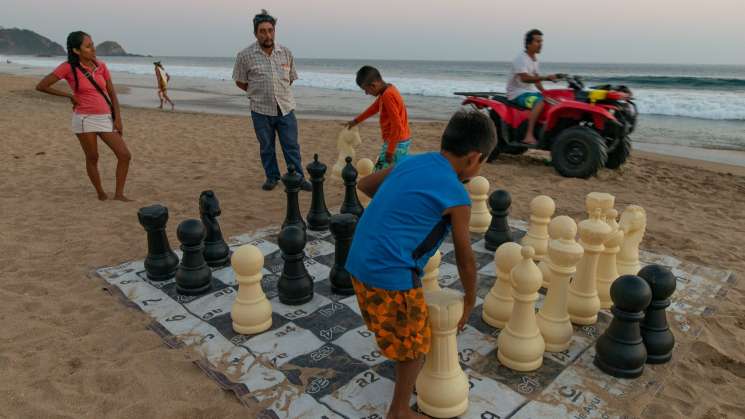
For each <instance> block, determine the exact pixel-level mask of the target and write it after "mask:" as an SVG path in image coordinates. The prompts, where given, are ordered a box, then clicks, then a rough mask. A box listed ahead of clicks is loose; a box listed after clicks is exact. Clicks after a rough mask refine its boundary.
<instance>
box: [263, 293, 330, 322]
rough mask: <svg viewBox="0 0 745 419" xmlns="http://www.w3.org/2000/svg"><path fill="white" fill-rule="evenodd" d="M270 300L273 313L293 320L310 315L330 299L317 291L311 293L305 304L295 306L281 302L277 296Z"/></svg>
mask: <svg viewBox="0 0 745 419" xmlns="http://www.w3.org/2000/svg"><path fill="white" fill-rule="evenodd" d="M270 302H271V303H272V310H273V311H274V312H275V313H278V314H279V315H281V316H284V317H286V318H287V319H289V320H295V319H299V318H300V317H305V316H308V315H310V314H311V313H313V312H314V311H316V310H318V309H319V308H320V307H323V306H325V305H327V304H329V303H331V300H329V299H328V298H326V297H324V296H323V295H321V294H319V293H313V299H312V300H310V301H308V302H307V303H305V304H300V305H297V306H291V305H287V304H283V303H282V302H281V301H279V296H277V297H275V298H272V299H271V300H270Z"/></svg>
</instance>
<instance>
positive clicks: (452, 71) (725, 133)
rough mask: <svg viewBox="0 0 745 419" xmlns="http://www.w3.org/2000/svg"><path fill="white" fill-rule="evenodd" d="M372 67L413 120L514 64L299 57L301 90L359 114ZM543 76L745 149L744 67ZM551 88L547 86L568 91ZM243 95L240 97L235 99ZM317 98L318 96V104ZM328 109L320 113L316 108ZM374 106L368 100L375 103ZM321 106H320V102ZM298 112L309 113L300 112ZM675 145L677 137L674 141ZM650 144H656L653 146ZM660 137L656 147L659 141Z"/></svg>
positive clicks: (223, 61) (671, 131)
mask: <svg viewBox="0 0 745 419" xmlns="http://www.w3.org/2000/svg"><path fill="white" fill-rule="evenodd" d="M102 58H103V59H104V60H105V61H106V63H107V65H108V66H109V68H110V69H111V70H112V71H114V72H119V73H126V74H132V75H147V76H148V77H152V74H153V65H152V61H154V60H155V59H156V58H157V59H159V60H162V61H163V64H164V65H165V68H166V70H167V71H168V73H169V74H170V75H171V77H172V78H173V79H174V80H178V79H179V78H184V79H187V78H188V79H190V80H200V79H201V80H203V81H205V82H207V81H210V80H212V81H230V80H231V78H232V68H233V63H234V58H233V57H225V58H215V57H209V58H206V57H156V58H153V57H102ZM62 59H63V57H32V56H10V57H5V56H3V57H0V60H1V61H2V62H3V63H5V62H6V60H11V61H12V62H13V63H14V64H19V65H24V66H31V67H48V68H51V67H54V66H56V65H57V64H59V62H60V61H61V60H62ZM365 64H370V65H374V66H376V67H378V68H379V69H380V70H381V73H382V74H383V76H384V78H385V79H386V80H387V81H389V82H392V83H394V84H396V86H397V87H398V89H399V90H400V91H401V93H402V94H403V95H404V96H405V99H406V100H407V102H411V103H412V104H413V109H412V110H411V111H410V113H411V114H412V115H411V116H412V117H413V118H419V119H447V117H448V115H449V114H450V113H452V110H453V109H454V108H456V107H457V106H458V104H459V103H460V101H461V99H460V98H458V97H456V96H454V95H453V92H456V91H504V88H505V83H506V80H507V77H508V76H509V70H510V63H508V62H476V61H465V62H452V61H393V60H339V59H308V58H297V59H296V66H297V69H298V73H299V76H300V79H299V80H297V81H296V82H295V85H296V86H298V87H303V88H307V89H308V91H312V92H320V93H316V94H315V95H314V98H313V100H310V101H307V100H306V101H304V102H305V103H308V102H310V104H309V106H310V107H313V108H315V109H314V110H315V111H319V110H320V111H321V112H322V113H325V114H328V115H353V114H354V113H356V112H357V111H359V110H361V109H359V110H358V109H352V110H350V106H349V102H348V101H345V100H339V101H334V100H328V97H333V96H334V94H333V92H337V93H338V95H339V96H340V97H350V95H362V97H363V99H364V95H363V94H362V92H361V91H360V90H359V88H358V87H357V86H356V84H355V82H354V75H355V72H356V71H357V69H358V68H359V67H360V66H362V65H365ZM541 72H542V73H568V74H574V75H579V76H581V77H582V78H583V79H584V80H585V84H586V85H587V86H592V85H594V84H606V83H610V84H614V85H619V84H622V85H626V86H628V87H629V88H631V90H632V91H633V93H634V96H635V98H636V99H635V101H636V103H637V105H638V108H639V113H640V115H641V116H642V118H641V120H640V125H641V126H643V127H646V128H647V129H648V130H651V131H650V135H646V137H648V138H647V141H651V142H672V143H675V144H681V145H686V146H694V147H701V148H715V149H737V150H745V66H742V65H679V64H675V65H672V64H602V63H598V64H587V63H541ZM563 85H564V84H563V83H562V82H559V83H556V84H553V83H551V82H545V83H544V87H546V88H552V87H562V86H563ZM236 94H237V93H236ZM316 96H317V97H316ZM318 98H324V99H322V100H321V99H319V100H321V101H322V102H323V106H322V109H320V108H319V107H318V106H316V105H317V103H316V102H318V100H315V99H318ZM368 99H369V98H368ZM314 100H315V102H314ZM302 102H303V101H299V106H298V107H299V109H298V111H299V113H302V111H303V109H302V107H301V106H300V103H302ZM671 136H672V137H673V138H670V137H671ZM650 138H652V139H651V140H650ZM655 138H656V140H655Z"/></svg>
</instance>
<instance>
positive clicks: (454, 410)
mask: <svg viewBox="0 0 745 419" xmlns="http://www.w3.org/2000/svg"><path fill="white" fill-rule="evenodd" d="M424 299H425V301H426V302H427V308H428V310H429V320H430V324H431V327H432V346H431V349H430V351H429V353H428V354H427V356H426V357H425V360H424V367H423V368H422V370H421V371H420V372H419V376H417V379H416V392H417V398H416V402H417V405H418V406H419V409H421V410H422V412H424V413H426V414H427V415H429V416H432V417H435V418H452V417H455V416H460V415H462V414H463V413H465V412H466V410H468V390H469V384H468V377H467V376H466V374H465V373H464V372H463V370H462V369H461V367H460V363H459V362H458V344H457V342H456V340H455V335H456V333H457V328H458V321H460V318H461V316H462V315H463V296H462V295H461V294H459V293H458V292H456V291H454V290H451V289H443V290H439V291H433V292H427V293H425V294H424Z"/></svg>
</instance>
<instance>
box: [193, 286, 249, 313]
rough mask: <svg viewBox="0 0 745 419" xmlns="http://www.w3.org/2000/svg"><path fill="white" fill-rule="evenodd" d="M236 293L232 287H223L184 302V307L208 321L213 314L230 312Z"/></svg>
mask: <svg viewBox="0 0 745 419" xmlns="http://www.w3.org/2000/svg"><path fill="white" fill-rule="evenodd" d="M236 294H237V291H236V290H235V289H234V288H233V287H225V288H223V289H221V290H218V291H215V292H211V293H209V294H206V295H204V296H202V297H201V298H198V299H196V300H194V301H191V302H189V303H186V304H184V307H186V309H187V310H189V311H190V312H192V313H193V314H194V315H195V316H197V317H199V318H201V319H202V320H206V321H209V320H210V319H211V318H213V317H215V316H221V315H223V314H227V313H230V310H232V308H233V302H235V297H236Z"/></svg>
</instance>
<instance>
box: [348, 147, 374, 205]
mask: <svg viewBox="0 0 745 419" xmlns="http://www.w3.org/2000/svg"><path fill="white" fill-rule="evenodd" d="M345 164H346V163H345ZM374 167H375V166H374V165H373V162H372V160H370V159H368V158H366V157H365V158H361V159H359V160H358V161H357V166H355V168H356V169H357V183H359V181H360V179H362V178H363V177H365V176H368V175H369V174H370V173H372V172H373V169H374ZM357 197H358V198H359V200H360V204H362V206H363V207H364V208H367V205H368V204H370V201H371V200H372V198H370V197H369V196H367V195H366V194H365V193H364V192H362V191H360V190H359V188H358V189H357Z"/></svg>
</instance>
